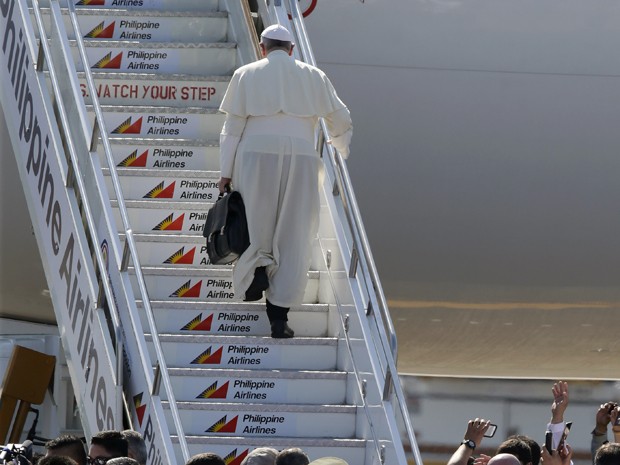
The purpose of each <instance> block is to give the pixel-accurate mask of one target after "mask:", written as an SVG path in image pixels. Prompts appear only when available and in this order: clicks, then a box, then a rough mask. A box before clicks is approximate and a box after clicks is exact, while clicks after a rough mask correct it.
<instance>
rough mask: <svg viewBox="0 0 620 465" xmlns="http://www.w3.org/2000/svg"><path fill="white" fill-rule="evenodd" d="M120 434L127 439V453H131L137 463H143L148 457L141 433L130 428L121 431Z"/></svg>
mask: <svg viewBox="0 0 620 465" xmlns="http://www.w3.org/2000/svg"><path fill="white" fill-rule="evenodd" d="M121 434H122V435H123V437H124V438H125V440H126V441H127V448H128V450H127V455H131V456H132V458H134V459H136V461H137V462H138V463H140V464H145V463H146V461H147V459H148V452H147V450H146V443H145V442H144V437H143V436H142V434H140V433H139V432H138V431H134V430H131V429H126V430H125V431H121Z"/></svg>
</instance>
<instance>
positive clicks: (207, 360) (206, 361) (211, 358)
mask: <svg viewBox="0 0 620 465" xmlns="http://www.w3.org/2000/svg"><path fill="white" fill-rule="evenodd" d="M211 349H212V347H209V348H208V349H207V350H205V351H204V352H203V353H202V354H200V355H199V356H198V357H196V358H195V359H194V360H192V361H191V362H190V364H191V365H219V364H220V362H221V361H222V353H223V352H224V348H223V347H220V348H219V349H217V350H216V351H215V352H214V353H213V354H212V353H211Z"/></svg>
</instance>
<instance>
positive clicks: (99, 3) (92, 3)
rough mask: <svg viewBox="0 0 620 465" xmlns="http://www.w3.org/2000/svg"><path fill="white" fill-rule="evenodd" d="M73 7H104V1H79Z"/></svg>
mask: <svg viewBox="0 0 620 465" xmlns="http://www.w3.org/2000/svg"><path fill="white" fill-rule="evenodd" d="M75 6H105V0H80V1H79V2H77V3H76V4H75Z"/></svg>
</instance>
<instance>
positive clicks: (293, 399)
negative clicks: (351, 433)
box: [164, 376, 346, 405]
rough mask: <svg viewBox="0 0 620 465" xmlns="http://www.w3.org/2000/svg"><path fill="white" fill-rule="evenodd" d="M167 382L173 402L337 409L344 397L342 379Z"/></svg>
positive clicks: (208, 378) (182, 379)
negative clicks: (303, 405)
mask: <svg viewBox="0 0 620 465" xmlns="http://www.w3.org/2000/svg"><path fill="white" fill-rule="evenodd" d="M171 381H172V387H173V390H174V396H175V398H176V400H177V401H194V402H201V401H203V402H236V403H253V404H256V403H261V404H307V405H330V404H331V405H338V404H343V403H344V402H345V395H346V380H344V379H320V378H318V379H283V378H260V377H256V378H254V377H252V378H247V379H243V378H223V377H221V376H204V377H200V378H196V377H193V376H192V377H187V376H172V378H171ZM309 383H311V384H312V389H308V384H309ZM164 400H166V399H164Z"/></svg>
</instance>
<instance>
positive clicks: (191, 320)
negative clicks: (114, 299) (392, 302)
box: [140, 304, 327, 337]
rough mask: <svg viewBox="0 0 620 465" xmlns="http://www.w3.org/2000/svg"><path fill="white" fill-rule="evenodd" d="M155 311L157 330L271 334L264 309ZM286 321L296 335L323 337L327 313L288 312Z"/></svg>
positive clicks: (145, 319) (250, 334) (187, 332)
mask: <svg viewBox="0 0 620 465" xmlns="http://www.w3.org/2000/svg"><path fill="white" fill-rule="evenodd" d="M204 307H205V308H204V310H202V311H200V310H180V309H174V310H160V309H158V310H155V311H154V314H155V324H156V325H157V330H158V331H159V332H166V333H176V332H178V333H185V334H218V335H229V336H268V335H269V334H270V331H271V330H270V326H269V320H268V318H267V312H266V311H265V308H264V307H263V308H262V309H260V310H255V311H244V310H235V311H234V312H227V311H219V310H209V307H210V306H209V304H205V306H204ZM140 316H141V319H142V327H143V328H148V321H147V318H146V314H145V312H144V311H141V312H140ZM288 318H289V323H290V325H291V327H293V329H294V330H295V335H296V336H298V337H325V336H326V335H327V313H323V312H303V311H291V312H289V315H288Z"/></svg>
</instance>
